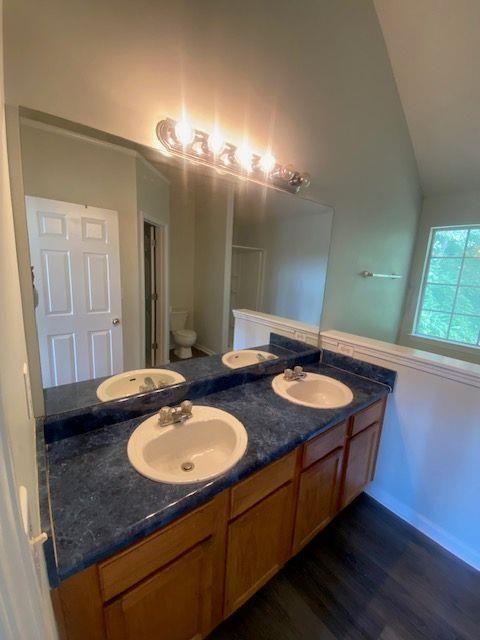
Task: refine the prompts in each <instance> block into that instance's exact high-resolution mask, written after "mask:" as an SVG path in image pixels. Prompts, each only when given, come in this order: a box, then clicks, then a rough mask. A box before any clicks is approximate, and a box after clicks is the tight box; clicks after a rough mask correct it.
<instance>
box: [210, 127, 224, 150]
mask: <svg viewBox="0 0 480 640" xmlns="http://www.w3.org/2000/svg"><path fill="white" fill-rule="evenodd" d="M207 144H208V148H209V149H210V151H211V152H212V153H213V155H214V156H218V155H219V153H220V151H221V150H222V149H223V147H224V146H225V140H224V139H223V138H222V136H221V135H220V134H219V133H218V131H214V132H213V133H212V134H211V135H209V136H208V143H207Z"/></svg>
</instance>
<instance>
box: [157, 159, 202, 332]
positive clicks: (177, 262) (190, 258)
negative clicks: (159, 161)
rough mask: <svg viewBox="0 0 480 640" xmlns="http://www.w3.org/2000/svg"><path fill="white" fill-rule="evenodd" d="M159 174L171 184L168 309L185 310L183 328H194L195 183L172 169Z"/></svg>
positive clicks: (163, 168)
mask: <svg viewBox="0 0 480 640" xmlns="http://www.w3.org/2000/svg"><path fill="white" fill-rule="evenodd" d="M160 171H162V172H164V173H165V175H167V176H168V179H169V181H170V233H169V236H170V306H171V307H172V308H173V309H187V311H188V318H187V325H186V326H187V328H189V329H194V328H195V326H194V323H195V320H194V316H193V313H194V311H193V307H194V304H193V290H194V282H193V281H194V260H195V186H194V184H195V183H194V179H193V177H192V176H190V177H189V175H188V174H187V173H184V172H182V171H180V170H178V169H175V168H174V167H167V166H162V167H161V168H160Z"/></svg>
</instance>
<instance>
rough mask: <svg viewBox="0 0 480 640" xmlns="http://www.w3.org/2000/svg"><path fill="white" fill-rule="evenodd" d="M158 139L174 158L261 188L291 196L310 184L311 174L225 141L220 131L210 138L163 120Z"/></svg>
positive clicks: (183, 122) (182, 122) (181, 123)
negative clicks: (272, 189)
mask: <svg viewBox="0 0 480 640" xmlns="http://www.w3.org/2000/svg"><path fill="white" fill-rule="evenodd" d="M157 137H158V139H159V140H160V142H161V143H162V144H163V145H164V147H165V148H166V149H167V150H168V151H169V152H170V153H172V154H173V155H176V156H178V157H181V158H185V159H187V160H191V161H192V162H195V163H197V164H203V165H206V166H209V167H213V168H215V169H218V170H220V171H224V172H226V173H230V174H232V175H237V176H241V177H242V178H246V179H247V180H252V181H253V182H256V183H258V184H264V185H267V186H274V187H277V188H279V189H283V190H285V191H290V192H291V193H297V192H298V191H300V189H302V188H303V189H304V188H306V187H308V186H309V184H310V176H309V175H308V173H300V171H297V170H296V169H294V168H293V167H292V166H291V165H281V164H280V163H278V162H277V161H276V160H275V158H274V157H273V155H272V154H270V153H268V152H267V153H265V154H264V155H263V156H260V155H259V154H257V153H254V152H253V151H251V149H249V147H248V146H247V145H246V144H243V145H240V146H236V145H234V144H232V143H231V142H226V141H225V140H223V138H222V136H221V135H220V133H219V132H218V131H214V132H212V133H211V134H208V133H206V132H205V131H201V130H200V129H195V128H193V127H192V126H191V125H190V124H189V123H188V122H187V121H186V120H178V121H177V120H173V119H172V118H166V119H165V120H161V121H160V122H159V123H158V124H157Z"/></svg>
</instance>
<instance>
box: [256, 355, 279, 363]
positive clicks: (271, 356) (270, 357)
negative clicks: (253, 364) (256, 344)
mask: <svg viewBox="0 0 480 640" xmlns="http://www.w3.org/2000/svg"><path fill="white" fill-rule="evenodd" d="M275 359H276V358H275V356H273V355H269V356H264V355H263V353H257V360H258V361H259V362H266V361H267V360H275Z"/></svg>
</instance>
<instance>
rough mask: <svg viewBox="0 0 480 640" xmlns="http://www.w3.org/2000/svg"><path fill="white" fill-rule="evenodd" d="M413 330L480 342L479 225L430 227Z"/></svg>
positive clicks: (467, 342) (476, 344) (435, 336)
mask: <svg viewBox="0 0 480 640" xmlns="http://www.w3.org/2000/svg"><path fill="white" fill-rule="evenodd" d="M414 333H415V335H417V336H422V337H426V338H432V339H436V340H446V341H448V342H454V343H460V344H464V345H470V346H473V347H479V346H480V225H475V226H471V227H433V228H432V230H431V232H430V243H429V247H428V254H427V260H426V264H425V270H424V275H423V282H422V289H421V293H420V299H419V303H418V308H417V314H416V318H415V328H414Z"/></svg>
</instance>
